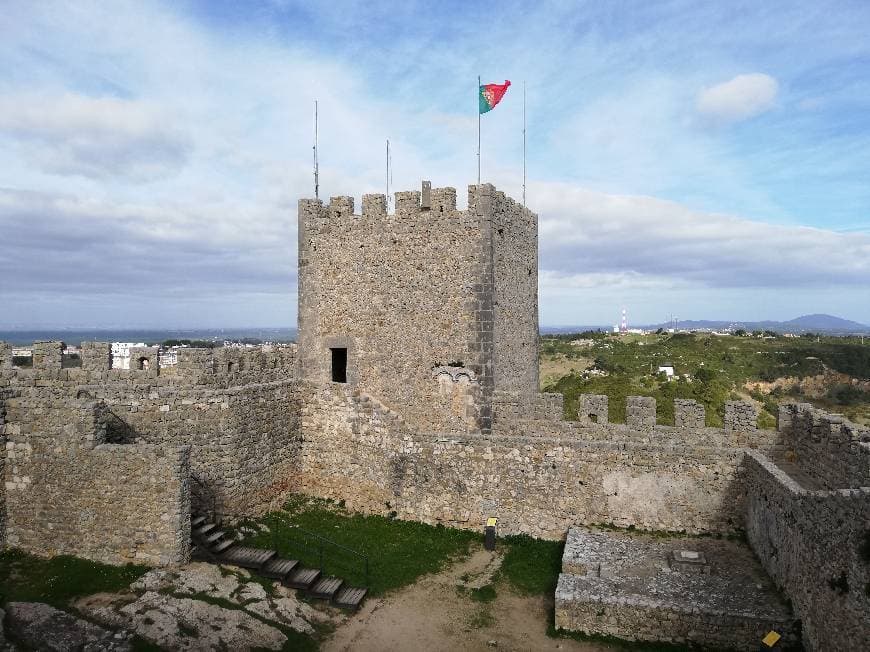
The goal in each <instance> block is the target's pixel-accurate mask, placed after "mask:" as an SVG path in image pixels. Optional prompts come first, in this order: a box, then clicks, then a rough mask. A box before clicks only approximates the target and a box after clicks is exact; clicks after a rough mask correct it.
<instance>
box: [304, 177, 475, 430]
mask: <svg viewBox="0 0 870 652" xmlns="http://www.w3.org/2000/svg"><path fill="white" fill-rule="evenodd" d="M448 190H449V189H435V190H433V191H432V193H433V195H434V197H433V198H432V202H431V206H430V208H429V209H426V210H423V209H421V208H420V193H396V212H395V214H394V215H388V214H387V213H386V205H385V200H384V197H383V195H366V196H364V197H363V211H362V214H361V215H354V214H353V199H352V198H350V197H337V198H333V199H332V201H330V203H329V206H328V207H325V206H323V205H322V204H321V203H320V202H318V201H314V200H302V201H300V205H299V238H300V240H299V350H300V362H301V369H300V371H301V375H302V378H303V379H307V380H311V381H314V382H317V383H327V382H329V381H330V380H331V377H330V368H331V358H330V350H329V349H330V347H343V348H347V351H348V382H349V383H350V384H351V385H352V386H358V387H359V388H360V389H361V390H362V391H364V392H367V393H370V394H372V395H375V396H378V397H379V399H380V400H381V401H383V402H384V403H385V404H387V405H389V406H391V407H393V408H395V409H400V410H401V411H402V413H403V414H404V416H405V418H407V419H408V420H409V421H410V422H413V423H415V424H417V425H418V426H419V427H425V428H445V429H461V430H462V431H464V430H466V429H467V428H468V425H467V424H466V422H465V420H464V419H459V420H458V421H457V420H456V419H452V418H450V417H449V416H448V415H449V414H450V410H449V409H447V406H446V405H445V403H444V401H443V399H442V396H441V392H440V388H439V383H438V381H437V380H436V378H435V374H433V369H435V368H437V367H443V366H451V367H462V368H465V369H467V371H468V374H467V375H468V377H469V378H470V379H471V382H473V383H480V382H481V380H482V375H483V373H484V372H488V371H489V370H488V369H484V368H483V357H482V354H481V352H480V350H479V346H478V347H477V349H478V350H475V344H476V335H477V332H478V329H477V327H476V310H477V303H476V297H475V295H474V292H473V288H474V286H475V285H480V283H479V278H478V276H477V275H479V274H480V273H481V271H480V270H479V269H478V268H475V267H473V266H472V265H470V264H469V261H471V260H474V259H476V258H477V252H478V251H479V250H481V248H482V237H483V236H482V232H481V229H480V220H479V218H478V216H476V215H474V214H471V213H469V212H465V211H457V210H456V206H455V191H454V192H453V193H452V194H451V193H449V192H448ZM490 321H491V319H490ZM439 407H440V408H441V409H439ZM473 407H474V406H471V409H472V410H473ZM445 411H446V413H445ZM462 416H463V417H464V415H462ZM475 425H476V424H475Z"/></svg>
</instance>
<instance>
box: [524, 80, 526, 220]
mask: <svg viewBox="0 0 870 652" xmlns="http://www.w3.org/2000/svg"><path fill="white" fill-rule="evenodd" d="M525 205H526V80H525V79H524V80H523V206H525Z"/></svg>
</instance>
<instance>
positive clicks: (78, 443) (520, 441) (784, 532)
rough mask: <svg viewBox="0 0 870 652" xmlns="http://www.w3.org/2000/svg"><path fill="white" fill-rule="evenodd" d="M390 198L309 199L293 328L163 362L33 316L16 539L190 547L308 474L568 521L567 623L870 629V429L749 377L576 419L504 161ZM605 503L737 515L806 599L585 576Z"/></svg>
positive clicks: (515, 525) (410, 505)
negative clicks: (746, 398)
mask: <svg viewBox="0 0 870 652" xmlns="http://www.w3.org/2000/svg"><path fill="white" fill-rule="evenodd" d="M395 206H396V209H395V212H394V214H388V212H387V210H386V202H385V197H384V196H383V195H365V196H364V197H363V199H362V210H361V213H360V214H356V213H355V212H354V201H353V199H352V198H350V197H336V198H333V199H332V200H331V201H330V202H329V204H328V205H324V204H323V203H322V202H320V201H319V200H301V201H300V202H299V243H298V247H299V292H298V296H299V310H298V314H299V335H298V346H297V347H275V348H268V347H264V348H262V349H214V350H211V349H208V350H207V349H179V350H178V358H177V364H174V365H172V366H167V367H162V366H161V365H160V364H159V361H158V355H157V351H156V350H155V349H148V348H144V349H140V350H133V351H131V357H132V359H133V360H134V364H131V368H130V369H129V370H121V369H112V362H111V349H110V345H109V344H108V343H96V342H86V343H83V344H82V347H81V366H80V367H75V368H67V367H66V366H65V362H64V357H63V346H64V345H63V344H62V343H61V342H39V343H36V344H34V345H33V365H32V368H26V369H24V368H17V367H14V366H13V364H12V349H11V347H10V346H9V345H6V344H3V343H0V438H2V439H4V440H5V446H3V447H2V451H3V453H2V457H0V472H2V475H3V476H4V483H3V484H2V486H0V541H2V543H3V545H5V546H9V547H16V548H20V549H23V550H26V551H29V552H32V553H35V554H39V555H55V554H74V555H78V556H81V557H85V558H89V559H94V560H97V561H102V562H107V563H113V564H120V563H125V562H129V561H135V562H139V563H148V564H153V565H172V564H180V563H184V562H185V561H187V560H188V559H189V557H190V553H191V532H190V529H191V526H190V521H191V512H192V511H209V510H210V511H213V512H215V513H216V514H219V515H221V516H222V517H224V518H240V517H244V516H251V515H257V514H261V513H263V512H264V511H266V510H268V509H270V508H274V507H276V506H278V505H280V504H281V501H282V498H283V497H284V496H286V495H287V494H288V493H290V492H299V493H305V494H310V495H313V496H319V497H324V498H332V499H336V500H343V501H345V503H346V505H347V506H348V508H350V509H353V510H357V511H361V512H366V513H377V514H390V513H394V514H396V515H397V516H398V517H399V518H403V519H412V520H418V521H423V522H426V523H442V524H445V525H450V526H454V527H461V528H470V529H475V530H479V529H481V528H482V525H483V523H484V521H485V520H486V519H487V518H488V517H491V516H495V517H498V519H499V520H498V524H499V532H500V534H528V535H531V536H535V537H543V538H551V539H564V538H565V537H566V535H568V533H569V530H570V531H571V533H572V534H570V535H569V536H568V542H569V543H568V546H566V553H565V555H566V556H565V560H566V561H565V567H564V568H563V570H564V573H563V575H562V576H561V577H560V582H559V588H558V589H557V593H556V625H557V626H559V627H563V628H566V629H574V630H580V631H586V632H597V633H606V634H613V635H617V636H622V637H624V638H638V637H639V638H653V639H655V638H659V639H664V640H692V641H696V642H698V643H701V644H704V645H717V646H720V647H721V646H730V647H737V648H741V649H754V648H752V647H751V645H752V641H757V640H758V637H757V634H758V633H759V632H763V631H766V628H768V627H770V628H773V627H775V626H777V627H780V628H782V626H783V623H786V622H787V623H789V626H793V625H794V623H795V622H797V621H799V623H800V626H801V628H802V640H803V644H804V645H805V646H806V647H807V648H809V649H815V650H830V649H857V648H856V647H855V644H856V642H859V641H868V640H870V620H868V613H870V432H868V431H867V430H866V429H861V428H859V427H858V426H856V425H854V424H852V423H849V422H848V421H845V420H844V419H842V418H841V417H838V416H834V415H827V414H824V413H822V412H820V411H818V410H815V409H813V408H812V407H811V406H809V405H804V404H799V405H787V406H783V407H782V409H781V412H780V415H779V423H778V427H777V430H775V431H768V430H761V429H758V428H757V427H756V414H755V410H754V407H753V406H752V405H751V404H748V403H741V402H732V403H729V404H728V405H727V406H726V409H725V414H724V427H723V428H711V427H707V426H706V425H705V421H706V419H705V413H704V409H703V407H702V406H700V405H699V404H697V403H694V402H692V401H678V402H677V404H676V406H675V413H676V418H675V423H674V424H673V425H672V426H665V425H658V424H657V422H656V406H655V402H654V400H653V399H649V398H641V397H633V398H629V399H628V404H627V406H626V415H627V419H626V424H624V425H623V424H610V423H608V422H607V421H608V420H607V413H608V406H607V398H606V397H602V396H585V397H583V399H582V401H581V408H580V411H579V414H577V415H576V417H577V420H565V419H564V418H563V404H562V397H561V395H556V394H541V393H539V391H538V305H537V282H538V260H537V216H536V215H535V214H534V213H533V212H531V211H530V210H529V209H528V208H526V207H523V206H521V205H519V204H517V203H516V202H514V201H513V200H511V199H510V198H509V197H506V196H505V195H504V194H503V193H501V192H497V191H496V190H495V189H494V188H493V187H492V186H491V185H487V184H484V185H477V186H470V187H469V191H468V209H467V210H464V211H460V210H457V208H456V191H455V190H454V189H452V188H431V187H430V185H429V184H428V183H427V182H424V184H423V188H422V191H421V192H401V193H396V201H395ZM135 362H138V364H136V363H135ZM595 525H607V526H608V527H613V526H615V527H619V528H630V529H632V530H636V531H643V530H649V531H667V532H672V533H673V532H680V533H684V534H687V535H711V536H714V537H715V536H725V535H733V534H738V533H745V536H746V537H747V539H748V542H749V544H750V546H751V548H752V550H753V551H754V554H755V556H756V557H757V559H758V561H759V562H760V564H761V567H763V571H762V572H763V573H766V575H767V576H769V579H770V581H771V582H772V583H773V584H774V585H775V586H776V587H777V589H778V590H780V591H781V592H782V593H784V594H785V596H786V597H787V598H788V600H789V601H790V605H789V606H788V607H783V609H784V611H782V613H780V614H779V615H775V614H774V615H771V614H768V613H767V612H764V610H763V609H760V608H759V610H756V611H753V610H752V609H750V608H748V607H744V608H743V611H742V612H741V613H740V614H737V615H735V614H732V613H730V612H729V613H724V612H723V613H718V612H716V611H715V609H718V608H719V607H711V609H713V611H710V610H708V611H707V612H706V613H697V612H698V609H688V610H681V609H675V608H672V606H669V605H667V604H665V603H663V602H662V601H661V600H659V601H658V602H656V601H654V600H653V601H649V600H641V601H637V602H632V601H631V600H627V599H625V598H624V596H623V597H622V598H620V597H619V596H618V595H617V596H616V597H615V598H614V600H613V601H611V602H608V600H606V599H603V598H602V595H603V593H602V592H601V591H598V592H595V591H592V592H590V591H589V590H588V589H589V587H590V586H592V584H590V582H592V583H593V584H594V582H598V581H599V580H600V578H605V577H606V575H607V573H605V566H606V564H607V563H609V562H601V561H598V562H595V573H597V574H596V575H595V579H594V580H588V579H586V578H587V577H589V573H590V572H591V571H590V570H589V563H588V562H589V560H588V559H587V560H586V561H583V559H585V558H584V557H583V555H584V554H585V553H584V550H586V552H588V550H589V549H590V546H592V543H590V542H591V541H598V539H596V538H595V537H599V535H598V534H594V533H593V532H592V531H591V530H590V531H588V532H587V531H586V530H585V529H584V527H583V526H587V527H590V526H595ZM584 537H585V538H584ZM698 540H699V541H701V539H698ZM595 545H599V544H597V543H596V544H595ZM601 545H604V544H603V543H602V544H601ZM593 547H594V546H593ZM649 549H650V550H651V548H649ZM644 554H647V553H644ZM650 554H653V553H650ZM654 554H658V553H654ZM693 554H694V553H693ZM708 554H713V553H712V552H709V553H708ZM686 555H687V556H686V560H687V561H686V563H685V564H684V566H685V567H686V568H688V567H689V566H691V564H690V563H689V561H688V560H690V559H696V557H697V555H696V556H695V557H690V556H688V553H686ZM750 557H751V555H750ZM753 563H756V562H753ZM602 564H604V565H602ZM678 567H679V564H678V563H675V564H671V566H670V567H669V569H668V570H671V569H673V568H678ZM578 569H580V570H578ZM712 575H713V576H715V575H716V573H713V574H712ZM695 577H703V576H702V575H697V576H695ZM692 581H695V580H692ZM705 581H706V580H705ZM584 582H585V584H584ZM699 590H700V589H699ZM711 614H712V615H711ZM711 618H712V619H713V620H712V621H711V620H710V619H711ZM713 621H715V622H716V623H719V625H715V624H711V623H713ZM735 623H737V624H739V626H737V625H736V624H735ZM733 632H737V633H733ZM859 647H860V646H859Z"/></svg>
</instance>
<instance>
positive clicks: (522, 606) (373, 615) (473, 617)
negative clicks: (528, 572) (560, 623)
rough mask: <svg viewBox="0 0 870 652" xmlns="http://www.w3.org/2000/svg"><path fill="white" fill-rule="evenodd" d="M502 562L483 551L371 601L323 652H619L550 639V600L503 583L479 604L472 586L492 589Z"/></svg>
mask: <svg viewBox="0 0 870 652" xmlns="http://www.w3.org/2000/svg"><path fill="white" fill-rule="evenodd" d="M500 564H501V557H500V556H499V555H498V553H490V552H487V551H485V550H482V549H479V550H476V551H475V552H474V553H473V554H472V555H471V556H470V557H468V558H466V559H464V560H462V561H460V562H458V563H455V564H453V565H452V566H450V567H448V568H447V569H445V570H444V571H442V572H441V573H438V574H437V575H428V576H426V577H424V578H422V579H421V580H419V581H418V582H417V583H416V584H413V585H412V586H409V587H407V588H405V589H402V590H400V591H397V592H395V593H391V594H390V595H388V596H386V597H385V598H379V599H372V600H368V601H367V602H366V603H365V604H364V605H363V607H362V608H361V609H360V611H359V612H358V613H357V614H355V615H354V616H352V617H351V618H349V619H348V620H347V621H346V622H345V623H343V624H342V625H341V626H339V628H338V629H337V630H336V631H335V633H334V634H333V636H332V637H331V638H330V639H329V640H327V641H325V642H324V643H323V645H322V646H321V649H322V650H324V651H326V652H338V651H344V650H348V651H350V650H352V651H354V652H356V651H358V650H362V651H367V650H371V651H375V650H377V651H378V652H380V651H382V650H411V651H413V652H429V651H430V650H450V651H451V652H453V651H456V650H492V649H494V648H495V649H498V650H582V651H584V652H599V651H600V652H604V651H605V650H611V651H612V648H608V647H605V646H602V645H598V644H593V643H580V642H577V641H573V640H568V639H554V638H549V637H548V636H547V633H546V629H547V619H548V618H549V617H551V616H550V614H549V612H548V608H549V606H550V603H549V600H547V599H545V598H543V597H540V596H538V597H525V596H519V595H515V594H513V593H510V592H509V591H508V588H507V587H506V585H505V584H504V583H500V584H499V585H498V587H497V595H496V598H495V599H494V600H493V601H491V602H489V603H481V602H477V601H475V600H472V599H471V597H470V596H469V589H473V588H480V587H481V586H484V585H486V584H488V583H489V581H490V578H491V577H492V575H493V573H494V572H495V571H496V570H497V569H498V567H499V565H500ZM550 600H552V598H550Z"/></svg>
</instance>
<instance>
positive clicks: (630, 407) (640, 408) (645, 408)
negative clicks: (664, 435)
mask: <svg viewBox="0 0 870 652" xmlns="http://www.w3.org/2000/svg"><path fill="white" fill-rule="evenodd" d="M625 423H626V424H627V425H628V427H629V428H633V429H636V430H651V429H653V428H655V426H656V400H655V399H654V398H652V397H649V396H629V397H628V398H627V399H626V402H625Z"/></svg>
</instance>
